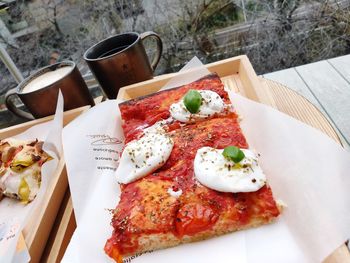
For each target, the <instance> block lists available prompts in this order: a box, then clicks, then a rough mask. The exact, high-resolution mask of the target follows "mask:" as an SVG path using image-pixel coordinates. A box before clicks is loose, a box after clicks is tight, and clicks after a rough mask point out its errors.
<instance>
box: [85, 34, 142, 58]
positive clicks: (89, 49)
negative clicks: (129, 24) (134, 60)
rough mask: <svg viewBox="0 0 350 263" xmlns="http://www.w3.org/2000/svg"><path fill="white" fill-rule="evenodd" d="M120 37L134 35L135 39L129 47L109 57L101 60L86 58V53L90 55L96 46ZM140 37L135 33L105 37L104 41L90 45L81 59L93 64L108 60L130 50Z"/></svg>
mask: <svg viewBox="0 0 350 263" xmlns="http://www.w3.org/2000/svg"><path fill="white" fill-rule="evenodd" d="M122 35H136V36H137V38H136V39H135V41H134V42H132V43H131V44H130V45H128V46H127V47H126V48H124V49H122V50H120V51H118V52H116V53H113V54H111V55H108V56H105V57H101V58H88V53H90V52H91V51H92V50H93V49H94V48H96V47H97V46H99V45H101V44H102V43H104V42H106V41H108V40H110V39H112V38H116V37H119V36H122ZM140 38H141V36H140V34H139V33H137V32H125V33H121V34H117V35H113V36H110V37H107V38H105V39H102V40H101V41H99V42H97V43H96V44H94V45H92V46H91V47H89V48H88V49H87V50H86V51H85V52H84V55H83V58H84V60H85V61H87V62H94V61H101V60H105V59H109V58H111V57H114V56H116V55H118V54H120V53H122V52H125V51H126V50H128V49H130V48H131V47H133V46H134V45H135V44H136V43H137V42H138V41H139V40H140Z"/></svg>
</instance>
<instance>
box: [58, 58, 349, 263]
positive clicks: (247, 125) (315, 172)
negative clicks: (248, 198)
mask: <svg viewBox="0 0 350 263" xmlns="http://www.w3.org/2000/svg"><path fill="white" fill-rule="evenodd" d="M192 62H193V61H192ZM194 64H195V65H197V66H198V63H194ZM199 71H202V74H206V73H207V72H206V69H205V70H200V67H199ZM196 72H197V70H196ZM185 75H187V78H186V81H187V82H186V83H188V82H191V81H194V80H196V79H198V78H200V77H202V76H203V75H201V74H193V76H194V77H195V79H193V78H192V79H191V78H190V77H189V75H191V74H185ZM180 82H181V84H185V83H184V82H183V79H180ZM178 83H179V82H177V81H176V79H175V80H172V83H170V84H169V85H166V88H170V87H174V86H177V85H178ZM229 95H230V98H231V101H232V103H233V105H234V107H235V108H236V110H237V111H238V113H239V114H240V115H241V116H242V117H243V121H242V123H241V126H242V129H243V131H244V134H245V135H246V137H247V140H248V143H249V145H250V148H252V149H255V150H256V151H257V152H259V153H260V154H261V158H260V164H261V166H262V168H263V170H264V171H265V173H266V174H267V177H268V181H269V182H270V185H271V186H272V190H273V192H274V196H275V197H276V199H282V200H283V201H284V202H285V203H286V204H287V207H286V208H285V210H284V211H283V213H282V215H281V216H280V217H279V218H278V220H277V221H276V222H274V223H273V224H270V225H266V226H262V227H259V228H256V229H250V230H247V231H240V232H236V233H232V234H228V235H224V236H221V237H217V238H212V239H209V240H206V241H201V242H196V243H192V244H186V245H181V246H178V247H175V248H170V249H165V250H160V251H154V252H152V253H146V254H143V255H136V256H134V257H132V258H127V259H125V260H124V261H125V262H131V261H132V262H133V263H134V262H135V263H136V262H249V263H250V262H320V261H322V260H323V259H324V258H325V257H326V256H327V255H329V254H330V253H331V252H333V251H334V250H335V249H336V248H337V247H338V246H340V245H341V244H342V243H343V242H344V241H345V240H346V239H347V237H349V236H350V194H349V189H350V176H349V171H350V155H349V153H348V152H346V151H345V150H343V149H342V148H341V147H340V146H339V145H337V144H336V143H335V142H334V141H333V140H331V139H329V138H328V137H327V136H326V135H324V134H322V133H321V132H319V131H317V130H315V129H313V128H311V127H309V126H307V125H305V124H303V123H301V122H299V121H297V120H295V119H293V118H291V117H289V116H287V115H285V114H283V113H280V112H278V111H276V110H274V109H272V108H270V107H268V106H265V105H262V104H259V103H256V102H253V101H251V100H248V99H246V98H243V97H242V96H239V95H237V94H234V93H233V92H229ZM117 103H118V101H108V102H104V103H101V104H100V105H98V107H94V108H92V109H91V110H89V111H88V112H87V113H85V114H83V115H82V116H80V117H79V118H78V119H76V120H75V121H73V122H72V123H71V124H70V125H69V126H68V127H66V128H65V129H64V132H63V134H64V137H63V144H64V151H65V156H66V162H67V167H68V173H69V174H68V177H69V183H70V187H71V190H72V196H73V206H74V209H75V211H76V217H77V221H78V227H77V229H76V231H75V233H74V235H73V238H72V240H71V242H70V244H69V247H68V249H67V252H66V254H65V256H64V259H63V262H89V261H94V262H111V259H109V258H108V257H107V256H106V255H105V254H104V251H103V246H104V244H105V242H106V240H107V239H108V238H109V237H110V235H111V232H112V228H111V226H110V220H111V214H110V212H109V211H108V210H107V209H111V208H115V207H116V205H117V203H118V201H119V194H120V189H119V186H118V184H117V182H116V180H115V177H114V169H115V168H116V167H117V165H118V153H120V152H121V150H122V147H123V144H122V143H120V141H123V133H122V129H121V127H120V125H121V119H120V113H119V110H118V107H117ZM97 138H100V139H102V138H106V140H107V141H109V142H114V143H108V144H107V145H99V146H98V147H97V146H93V143H94V142H95V141H94V140H93V139H97ZM95 147H97V148H95ZM96 149H103V150H96ZM112 150H114V151H115V152H112ZM97 153H98V154H97ZM102 153H103V154H102ZM99 157H103V158H111V160H104V159H101V158H99ZM98 167H105V168H103V169H101V168H98ZM106 167H110V168H106Z"/></svg>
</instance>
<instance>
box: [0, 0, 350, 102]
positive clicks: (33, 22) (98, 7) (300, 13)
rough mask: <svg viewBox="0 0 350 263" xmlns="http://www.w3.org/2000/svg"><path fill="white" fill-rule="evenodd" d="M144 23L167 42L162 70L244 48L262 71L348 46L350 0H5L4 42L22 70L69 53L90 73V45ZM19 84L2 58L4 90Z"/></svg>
mask: <svg viewBox="0 0 350 263" xmlns="http://www.w3.org/2000/svg"><path fill="white" fill-rule="evenodd" d="M147 30H153V31H155V32H157V33H158V34H159V35H160V36H161V38H162V39H163V42H164V53H163V56H162V60H161V63H160V66H158V69H157V72H156V73H157V74H161V73H167V72H173V71H176V70H178V69H179V68H181V67H182V66H183V65H184V64H185V63H186V62H187V61H188V60H189V59H191V58H192V57H193V56H194V55H196V56H198V57H199V58H200V59H201V60H202V61H203V62H204V63H209V62H213V61H217V60H220V59H224V58H228V57H232V56H235V55H239V54H247V55H248V56H249V58H250V60H251V61H252V63H253V66H254V68H255V70H256V71H257V73H258V74H262V73H266V72H271V71H276V70H280V69H284V68H289V67H294V66H298V65H301V64H305V63H310V62H314V61H318V60H322V59H327V58H331V57H335V56H340V55H344V54H349V53H350V0H339V1H336V0H329V1H327V0H256V1H253V0H192V1H187V0H143V1H142V0H17V1H16V0H0V45H2V46H3V47H5V48H6V50H7V52H8V53H9V54H10V56H11V57H12V59H13V60H14V62H15V63H16V65H17V66H18V67H19V69H20V70H21V72H22V74H23V75H24V77H26V76H28V75H29V74H30V73H31V72H33V71H34V70H35V69H37V68H39V67H42V66H45V65H47V64H52V63H55V62H56V61H61V60H64V59H70V60H74V61H75V62H76V63H78V65H79V68H80V70H81V72H82V74H83V75H89V71H88V68H87V66H86V64H85V63H84V62H83V61H82V54H83V53H84V51H85V50H86V49H87V48H88V47H89V46H91V45H92V44H94V43H96V42H97V41H100V40H101V39H103V38H105V37H108V36H110V35H113V34H118V33H121V32H127V31H137V32H143V31H147ZM152 45H154V43H152V42H151V41H150V42H148V43H146V48H147V50H148V52H149V53H150V56H152V54H151V50H152ZM15 85H16V83H15V81H14V80H13V78H12V77H11V75H10V73H9V72H8V71H7V69H6V67H5V66H4V65H3V64H2V63H1V62H0V96H1V95H3V94H4V93H5V92H6V90H8V89H10V88H12V87H14V86H15ZM1 104H2V101H1V99H0V105H1ZM0 107H1V106H0Z"/></svg>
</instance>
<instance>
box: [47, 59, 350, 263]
mask: <svg viewBox="0 0 350 263" xmlns="http://www.w3.org/2000/svg"><path fill="white" fill-rule="evenodd" d="M206 67H207V68H208V69H209V70H210V71H212V72H217V73H218V74H219V75H220V77H221V78H222V80H223V82H224V83H225V85H226V87H228V88H230V89H232V90H234V91H236V92H238V93H240V94H243V95H244V96H246V97H248V98H250V99H253V100H256V101H259V102H261V103H264V104H267V105H270V106H271V107H274V108H276V109H278V110H280V111H282V112H284V113H286V114H288V115H290V116H292V117H294V118H296V119H298V120H300V121H302V122H305V123H307V124H309V125H310V126H313V127H315V128H317V129H319V130H321V131H323V132H324V133H326V134H327V135H328V136H330V137H331V138H333V139H334V140H336V141H337V142H339V138H338V136H337V134H336V132H335V131H334V130H333V128H332V126H331V125H330V124H329V122H328V121H327V119H326V118H325V117H324V116H323V115H322V113H321V112H320V111H319V110H318V109H317V108H316V107H315V106H314V105H313V104H311V103H310V102H309V101H307V100H306V99H305V98H304V97H302V96H300V95H299V94H297V93H296V92H294V91H292V90H291V89H288V88H287V87H285V86H283V85H281V84H279V83H277V82H273V81H270V80H265V79H263V78H259V77H257V76H256V74H255V72H254V70H253V68H252V66H251V64H250V62H249V60H248V58H247V57H246V56H239V57H235V58H231V59H227V60H223V61H219V62H215V63H212V64H208V65H206ZM176 74H179V73H172V74H167V75H162V76H157V77H155V78H154V79H152V80H148V81H145V82H142V83H138V84H134V85H130V86H127V87H124V88H122V89H120V91H119V94H118V99H121V100H128V99H131V98H135V97H138V96H141V95H146V94H150V93H152V92H156V91H158V90H159V89H160V88H161V87H162V86H163V85H164V84H166V82H167V81H169V80H170V79H171V78H172V77H174V76H175V75H176ZM75 228H76V223H75V219H74V211H73V206H72V201H71V198H70V193H69V192H67V193H66V197H65V201H64V202H63V203H62V206H61V208H60V213H59V217H58V218H57V220H56V222H55V227H54V228H53V231H52V233H51V235H50V239H49V242H48V243H47V246H46V248H45V253H44V254H43V257H42V258H41V262H60V261H61V259H62V257H63V255H64V253H65V250H66V248H67V246H68V244H69V241H70V239H71V237H72V235H73V233H74V230H75ZM324 262H325V263H326V262H327V263H341V262H342V263H343V262H350V254H349V250H348V249H347V247H346V246H345V245H342V246H341V247H340V248H338V249H337V250H336V251H335V252H334V253H333V254H332V255H330V256H329V257H328V258H327V259H326V260H325V261H324Z"/></svg>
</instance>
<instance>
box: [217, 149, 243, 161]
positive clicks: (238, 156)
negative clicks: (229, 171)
mask: <svg viewBox="0 0 350 263" xmlns="http://www.w3.org/2000/svg"><path fill="white" fill-rule="evenodd" d="M222 155H223V156H224V157H225V158H226V159H228V160H230V161H234V162H235V163H239V162H240V161H242V160H243V159H244V157H245V155H244V152H243V151H242V150H241V149H239V148H238V147H236V146H228V147H226V148H225V149H224V151H223V152H222Z"/></svg>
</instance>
